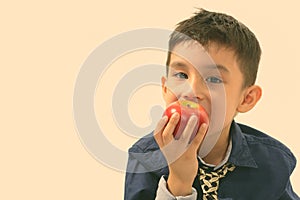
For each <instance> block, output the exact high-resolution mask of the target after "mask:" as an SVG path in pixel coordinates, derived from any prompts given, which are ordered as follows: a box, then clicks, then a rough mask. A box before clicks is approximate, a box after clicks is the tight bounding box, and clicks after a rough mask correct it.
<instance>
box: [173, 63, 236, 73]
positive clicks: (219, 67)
mask: <svg viewBox="0 0 300 200" xmlns="http://www.w3.org/2000/svg"><path fill="white" fill-rule="evenodd" d="M187 66H188V65H187V64H185V63H183V62H178V61H176V62H173V63H171V64H170V67H183V68H185V67H187ZM204 67H205V68H206V69H210V70H216V69H217V70H219V71H222V72H225V73H230V72H229V70H228V69H227V67H225V66H224V65H220V64H215V65H205V66H204Z"/></svg>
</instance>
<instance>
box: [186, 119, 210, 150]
mask: <svg viewBox="0 0 300 200" xmlns="http://www.w3.org/2000/svg"><path fill="white" fill-rule="evenodd" d="M207 129H208V124H206V123H203V124H201V126H200V128H199V131H198V133H197V134H196V136H195V138H194V139H193V140H192V142H191V144H190V149H191V150H194V151H197V150H198V148H199V147H200V145H201V143H202V141H203V139H204V137H205V135H206V133H207Z"/></svg>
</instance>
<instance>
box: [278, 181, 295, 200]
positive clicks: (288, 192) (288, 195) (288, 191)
mask: <svg viewBox="0 0 300 200" xmlns="http://www.w3.org/2000/svg"><path fill="white" fill-rule="evenodd" d="M280 200H300V198H299V196H298V195H297V194H296V193H295V192H294V191H293V188H292V185H291V182H290V181H288V184H287V186H286V188H285V191H284V193H283V195H282V196H281V197H280Z"/></svg>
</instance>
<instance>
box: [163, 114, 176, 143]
mask: <svg viewBox="0 0 300 200" xmlns="http://www.w3.org/2000/svg"><path fill="white" fill-rule="evenodd" d="M179 118H180V115H179V113H177V112H175V113H174V114H173V115H172V116H171V118H170V120H169V122H168V123H167V125H166V127H165V129H164V131H163V132H162V140H163V142H164V144H167V143H169V142H171V141H172V140H173V138H174V137H173V132H174V130H175V127H176V125H177V123H178V121H179Z"/></svg>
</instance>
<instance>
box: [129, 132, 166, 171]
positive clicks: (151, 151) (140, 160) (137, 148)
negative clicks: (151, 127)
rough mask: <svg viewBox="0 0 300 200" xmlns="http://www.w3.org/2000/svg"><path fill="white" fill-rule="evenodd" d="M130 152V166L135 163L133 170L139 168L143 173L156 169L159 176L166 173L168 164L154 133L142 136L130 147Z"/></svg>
mask: <svg viewBox="0 0 300 200" xmlns="http://www.w3.org/2000/svg"><path fill="white" fill-rule="evenodd" d="M128 153H129V158H128V166H131V165H133V166H131V168H132V171H135V172H136V170H137V169H139V172H143V173H144V172H146V171H147V172H150V171H151V172H154V171H156V172H157V173H158V176H161V175H162V174H166V170H167V166H168V164H167V161H166V160H165V157H164V156H163V154H162V152H161V151H160V148H159V146H158V144H157V143H156V141H155V139H154V136H153V133H150V134H148V135H146V136H144V137H142V138H140V139H139V140H138V141H137V142H136V143H134V144H133V145H132V147H131V148H129V150H128ZM141 167H142V170H141V169H140V168H141Z"/></svg>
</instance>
